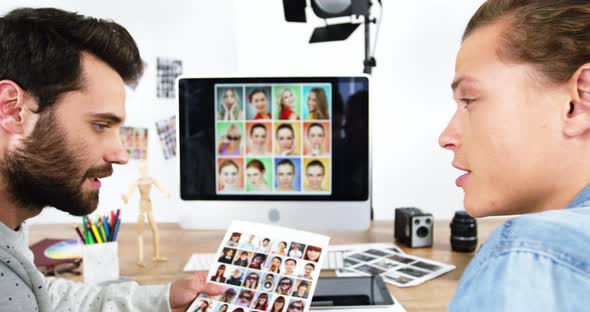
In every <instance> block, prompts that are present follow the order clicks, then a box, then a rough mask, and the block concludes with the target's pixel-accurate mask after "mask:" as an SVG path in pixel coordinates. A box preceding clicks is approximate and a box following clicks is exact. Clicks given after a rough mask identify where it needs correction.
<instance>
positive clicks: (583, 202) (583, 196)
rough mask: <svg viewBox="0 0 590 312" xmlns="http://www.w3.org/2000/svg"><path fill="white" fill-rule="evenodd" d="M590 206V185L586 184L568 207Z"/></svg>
mask: <svg viewBox="0 0 590 312" xmlns="http://www.w3.org/2000/svg"><path fill="white" fill-rule="evenodd" d="M581 206H590V185H588V186H586V187H585V188H584V189H583V190H582V191H581V192H580V193H578V195H576V198H574V200H572V202H571V203H570V204H569V205H568V206H567V207H568V208H574V207H581Z"/></svg>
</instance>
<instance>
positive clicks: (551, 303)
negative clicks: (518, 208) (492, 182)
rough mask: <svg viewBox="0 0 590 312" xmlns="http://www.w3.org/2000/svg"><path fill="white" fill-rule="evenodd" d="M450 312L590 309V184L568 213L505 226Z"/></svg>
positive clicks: (468, 273) (464, 281)
mask: <svg viewBox="0 0 590 312" xmlns="http://www.w3.org/2000/svg"><path fill="white" fill-rule="evenodd" d="M449 310H450V311H535V312H541V311H590V186H587V187H586V188H585V189H584V190H582V192H580V193H579V194H578V195H577V197H576V198H575V199H574V200H573V201H572V202H571V203H570V205H569V206H568V209H560V210H550V211H545V212H541V213H533V214H528V215H523V216H520V217H517V218H515V219H512V220H510V221H507V222H506V223H504V224H503V225H501V226H499V227H498V228H497V229H496V230H495V231H494V232H493V233H492V234H491V235H490V237H489V238H488V240H487V241H486V242H485V243H484V244H483V246H482V247H481V248H480V250H479V251H478V253H477V255H476V256H475V257H474V258H473V259H472V260H471V262H470V263H469V265H468V266H467V269H466V270H465V272H464V273H463V276H462V277H461V281H460V282H459V286H458V287H457V291H456V292H455V296H454V297H453V300H452V301H451V304H450V306H449Z"/></svg>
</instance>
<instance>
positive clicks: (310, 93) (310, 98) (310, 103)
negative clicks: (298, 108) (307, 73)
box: [303, 84, 332, 120]
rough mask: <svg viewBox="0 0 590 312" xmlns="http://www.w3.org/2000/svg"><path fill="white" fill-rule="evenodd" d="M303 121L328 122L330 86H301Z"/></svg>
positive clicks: (330, 100) (330, 107) (330, 99)
mask: <svg viewBox="0 0 590 312" xmlns="http://www.w3.org/2000/svg"><path fill="white" fill-rule="evenodd" d="M303 98H304V102H305V105H303V119H305V120H329V119H330V116H331V111H332V86H331V85H330V84H321V85H305V86H303Z"/></svg>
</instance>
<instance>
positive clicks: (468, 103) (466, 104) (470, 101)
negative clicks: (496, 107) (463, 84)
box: [460, 98, 475, 108]
mask: <svg viewBox="0 0 590 312" xmlns="http://www.w3.org/2000/svg"><path fill="white" fill-rule="evenodd" d="M460 101H461V103H463V104H464V105H465V106H464V108H467V107H468V106H469V105H471V104H473V102H475V99H468V98H462V99H461V100H460Z"/></svg>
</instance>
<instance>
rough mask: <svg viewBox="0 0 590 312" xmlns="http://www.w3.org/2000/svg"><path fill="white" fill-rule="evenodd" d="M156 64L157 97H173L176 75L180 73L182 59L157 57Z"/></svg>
mask: <svg viewBox="0 0 590 312" xmlns="http://www.w3.org/2000/svg"><path fill="white" fill-rule="evenodd" d="M156 66H157V67H156V88H157V90H156V91H157V92H156V93H157V97H158V98H168V99H173V98H174V97H175V96H176V94H175V91H174V90H175V86H174V83H175V81H176V77H178V76H180V75H181V74H182V61H181V60H176V59H167V58H160V57H158V58H157V65H156Z"/></svg>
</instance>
